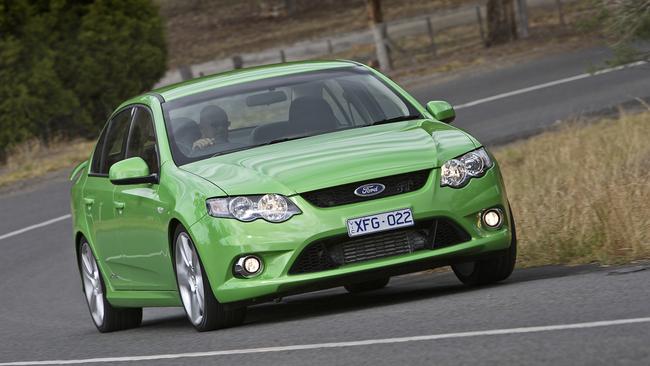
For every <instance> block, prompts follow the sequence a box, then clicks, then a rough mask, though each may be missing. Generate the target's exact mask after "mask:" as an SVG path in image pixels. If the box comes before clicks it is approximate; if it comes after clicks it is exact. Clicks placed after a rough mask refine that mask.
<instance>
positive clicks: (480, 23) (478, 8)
mask: <svg viewBox="0 0 650 366" xmlns="http://www.w3.org/2000/svg"><path fill="white" fill-rule="evenodd" d="M476 19H477V21H478V29H479V31H480V32H481V41H482V42H483V44H485V31H484V30H483V16H482V15H481V6H480V5H476Z"/></svg>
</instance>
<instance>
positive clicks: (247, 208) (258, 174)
mask: <svg viewBox="0 0 650 366" xmlns="http://www.w3.org/2000/svg"><path fill="white" fill-rule="evenodd" d="M454 117H455V113H454V110H453V108H452V107H451V106H450V105H449V104H448V103H446V102H440V101H434V102H429V103H428V104H427V105H426V107H425V106H422V105H421V104H419V103H418V102H417V101H416V100H415V99H414V98H413V97H411V96H410V95H409V94H407V93H406V92H405V91H404V90H403V89H402V88H400V87H399V86H398V85H396V84H395V83H394V82H392V81H391V80H390V79H388V78H387V77H385V76H384V75H382V74H380V73H379V72H377V71H375V70H373V69H372V68H369V67H367V66H364V65H362V64H359V63H355V62H348V61H319V62H300V63H289V64H279V65H271V66H263V67H258V68H251V69H245V70H237V71H232V72H228V73H223V74H218V75H213V76H208V77H203V78H200V79H196V80H191V81H188V82H184V83H180V84H176V85H172V86H168V87H164V88H160V89H157V90H154V91H152V92H148V93H145V94H142V95H140V96H137V97H135V98H132V99H129V100H127V101H126V102H124V103H123V104H122V105H120V106H119V107H118V108H117V109H116V110H115V112H113V114H112V115H111V116H110V118H109V119H108V122H107V123H106V127H105V128H104V129H103V131H102V132H101V135H100V137H99V140H98V142H97V145H96V147H95V149H94V152H93V153H92V155H91V156H90V158H89V159H88V161H86V162H84V163H82V164H80V165H79V166H78V167H77V168H75V170H74V171H73V172H72V175H71V179H72V180H73V182H74V184H73V186H72V194H71V205H72V214H73V226H74V244H75V250H76V255H77V262H78V266H79V271H80V274H81V279H82V289H83V293H84V296H85V299H86V300H87V303H88V308H89V310H90V313H91V316H92V320H93V322H94V324H95V325H96V327H97V328H98V329H99V331H101V332H109V331H115V330H120V329H126V328H131V327H136V326H138V325H140V323H141V321H142V308H143V307H162V306H182V307H184V309H185V312H186V314H187V317H188V319H189V321H190V322H191V323H192V325H193V326H194V327H195V328H196V329H197V330H199V331H207V330H213V329H218V328H224V327H229V326H234V325H237V324H240V323H242V322H243V321H244V317H245V311H246V307H247V306H249V305H252V304H256V303H260V302H264V301H270V300H273V299H277V298H280V297H283V296H287V295H292V294H298V293H304V292H309V291H315V290H320V289H325V288H332V287H337V286H344V287H345V288H346V289H347V290H348V291H349V292H351V293H358V292H362V291H371V290H377V289H380V288H382V287H384V286H386V285H387V284H388V282H389V279H390V277H391V276H396V275H400V274H405V273H411V272H416V271H422V270H425V269H429V268H434V267H439V266H446V265H451V267H452V268H453V271H454V273H455V274H456V276H457V277H458V278H459V279H460V280H461V281H462V282H463V283H465V284H469V285H480V284H488V283H493V282H496V281H500V280H503V279H505V278H507V277H508V276H509V275H510V274H511V273H512V270H513V268H514V265H515V257H516V236H515V227H514V221H513V218H512V213H511V211H510V208H509V203H508V200H507V197H506V192H505V190H504V185H503V181H502V178H501V174H500V172H499V168H498V165H497V162H496V161H495V160H494V157H493V156H492V155H491V154H490V153H489V152H488V151H487V150H486V149H485V148H484V147H482V145H481V144H480V143H479V142H478V141H477V140H476V139H474V138H473V137H472V136H470V135H469V134H467V133H466V132H464V131H461V130H459V129H457V128H455V127H452V126H450V123H451V122H452V121H453V120H454Z"/></svg>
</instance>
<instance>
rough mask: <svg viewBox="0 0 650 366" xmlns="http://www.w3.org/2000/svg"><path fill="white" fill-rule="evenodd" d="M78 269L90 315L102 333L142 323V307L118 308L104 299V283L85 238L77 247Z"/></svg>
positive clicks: (134, 326) (133, 326)
mask: <svg viewBox="0 0 650 366" xmlns="http://www.w3.org/2000/svg"><path fill="white" fill-rule="evenodd" d="M79 271H80V272H81V278H82V289H83V292H84V295H85V296H84V297H85V299H86V304H87V305H88V310H89V311H90V316H91V318H92V319H93V323H94V324H95V326H96V327H97V329H98V330H99V331H100V332H102V333H108V332H114V331H117V330H124V329H131V328H136V327H138V326H140V324H141V323H142V308H118V307H114V306H112V305H111V304H110V303H109V302H108V301H107V300H106V285H105V284H104V280H103V278H102V273H101V270H100V269H99V266H98V265H97V259H96V258H95V255H94V254H93V251H92V248H91V247H90V244H88V241H87V240H85V239H84V240H83V241H82V242H81V246H80V247H79Z"/></svg>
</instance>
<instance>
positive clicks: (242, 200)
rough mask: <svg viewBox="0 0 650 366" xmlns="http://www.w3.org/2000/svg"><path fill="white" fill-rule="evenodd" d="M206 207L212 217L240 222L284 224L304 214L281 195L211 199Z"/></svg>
mask: <svg viewBox="0 0 650 366" xmlns="http://www.w3.org/2000/svg"><path fill="white" fill-rule="evenodd" d="M206 205H207V207H208V213H209V214H210V216H214V217H226V218H234V219H237V220H239V221H253V220H256V219H264V220H266V221H269V222H282V221H286V220H288V219H289V218H291V216H293V215H297V214H299V213H302V211H300V209H299V208H298V206H296V205H295V204H294V203H293V202H292V201H291V200H288V199H287V198H286V197H284V196H282V195H279V194H265V195H263V196H236V197H223V198H210V199H209V200H207V201H206Z"/></svg>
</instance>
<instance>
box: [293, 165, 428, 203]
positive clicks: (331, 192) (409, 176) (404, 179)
mask: <svg viewBox="0 0 650 366" xmlns="http://www.w3.org/2000/svg"><path fill="white" fill-rule="evenodd" d="M430 172H431V170H429V169H427V170H419V171H415V172H410V173H405V174H398V175H391V176H387V177H381V178H377V179H369V180H366V181H362V182H355V183H349V184H343V185H340V186H335V187H328V188H323V189H318V190H315V191H310V192H305V193H301V194H300V195H301V196H302V197H303V198H304V199H306V200H307V201H309V202H310V203H311V204H313V205H315V206H318V207H334V206H340V205H347V204H350V203H355V202H362V201H367V200H371V199H376V198H382V197H388V196H394V195H398V194H402V193H407V192H412V191H416V190H418V189H420V188H422V187H424V185H425V184H426V182H427V179H428V178H429V173H430ZM370 183H381V184H383V185H384V186H385V187H386V188H385V189H384V191H383V192H381V193H380V194H378V195H375V196H371V197H359V196H357V195H355V194H354V190H355V189H357V188H358V187H360V186H362V185H364V184H370Z"/></svg>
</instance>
